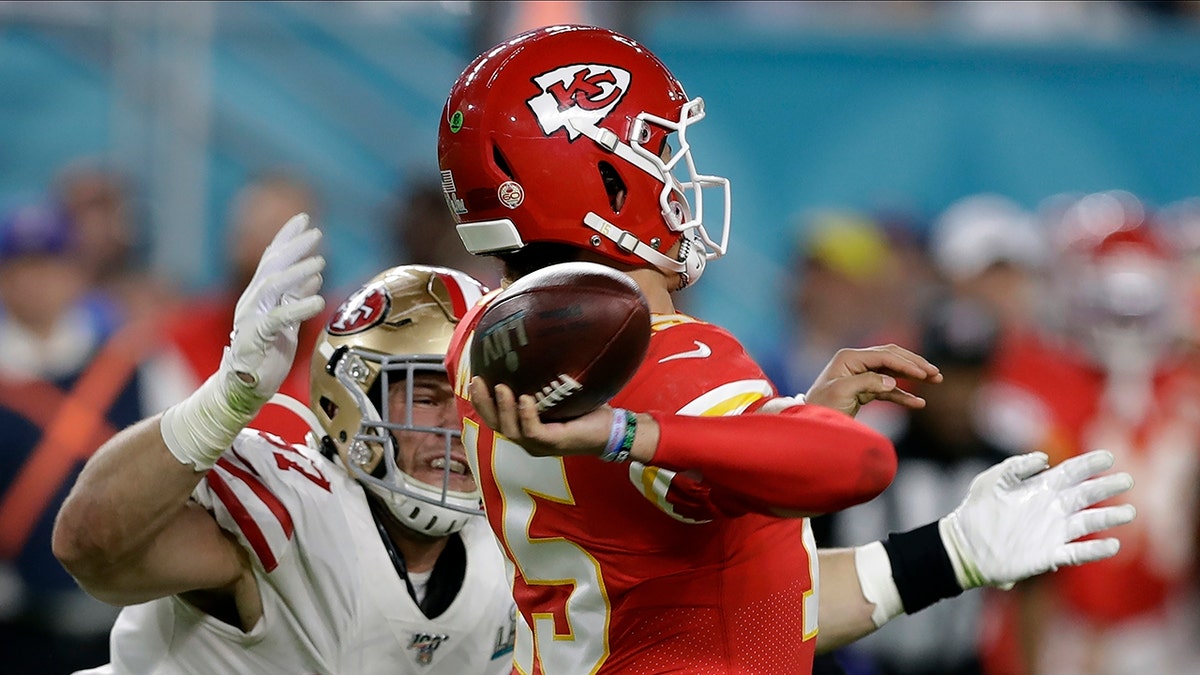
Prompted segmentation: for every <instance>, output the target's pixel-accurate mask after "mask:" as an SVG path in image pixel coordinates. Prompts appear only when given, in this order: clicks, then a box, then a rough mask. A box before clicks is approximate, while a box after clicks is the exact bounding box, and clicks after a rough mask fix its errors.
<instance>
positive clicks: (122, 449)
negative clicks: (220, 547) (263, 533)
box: [53, 415, 215, 599]
mask: <svg viewBox="0 0 1200 675" xmlns="http://www.w3.org/2000/svg"><path fill="white" fill-rule="evenodd" d="M160 420H161V416H159V415H156V416H154V417H151V418H148V419H145V420H142V421H141V422H138V423H137V424H135V425H133V426H131V427H129V428H127V429H125V430H123V431H121V432H120V433H118V434H116V435H115V436H113V437H112V438H111V439H109V441H108V442H107V443H105V444H104V445H103V446H101V448H100V449H99V450H98V451H97V452H96V454H95V455H93V456H92V458H91V459H90V460H89V461H88V463H87V464H86V465H85V466H84V468H83V471H82V472H81V473H80V475H79V479H78V480H77V481H76V483H75V486H74V488H73V489H72V490H71V493H70V495H69V496H68V497H67V499H66V501H65V502H64V503H63V506H62V508H61V509H60V511H59V513H58V518H57V520H56V522H55V526H54V537H53V547H54V554H55V556H57V557H58V559H59V560H60V561H61V562H62V564H63V566H64V567H65V568H66V569H67V571H69V572H70V573H71V574H72V575H73V576H75V577H76V579H78V580H79V582H80V583H81V584H82V585H83V586H84V587H85V588H87V589H88V590H89V591H92V592H94V593H95V594H96V595H97V596H98V597H103V596H105V595H106V593H108V592H111V591H114V590H116V588H117V587H120V586H125V585H127V584H128V583H129V581H130V580H129V579H128V578H127V577H128V572H129V571H130V570H133V569H141V568H143V567H144V565H145V563H144V561H143V559H144V558H146V557H148V556H150V555H151V553H152V552H153V551H155V550H158V549H157V548H156V546H155V542H156V541H157V540H158V539H159V538H160V537H162V535H163V533H164V531H165V530H166V529H167V528H168V526H169V525H171V524H172V523H176V522H179V520H180V519H181V518H182V517H183V515H182V514H181V511H182V510H183V509H184V508H185V505H186V504H187V502H188V498H189V496H190V495H191V492H192V490H193V489H194V488H195V487H196V484H197V483H198V482H199V481H200V479H201V478H202V477H203V476H204V474H203V473H200V472H197V471H196V470H195V469H194V468H193V467H192V466H189V465H184V464H182V463H181V462H180V461H179V460H178V459H176V458H175V456H174V455H172V454H171V452H170V451H169V450H168V449H167V446H166V443H165V442H164V441H163V437H162V433H161V431H160V427H159V425H160ZM210 520H211V518H210ZM214 525H215V523H214ZM106 599H107V598H106Z"/></svg>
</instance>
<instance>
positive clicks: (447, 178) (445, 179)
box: [442, 170, 467, 217]
mask: <svg viewBox="0 0 1200 675" xmlns="http://www.w3.org/2000/svg"><path fill="white" fill-rule="evenodd" d="M442 193H443V194H445V195H446V206H449V207H450V212H451V213H453V214H454V215H455V217H458V216H461V215H463V214H464V213H466V212H467V204H466V202H464V201H463V200H461V199H459V198H458V188H457V187H455V186H454V174H453V172H451V171H449V170H446V171H443V172H442Z"/></svg>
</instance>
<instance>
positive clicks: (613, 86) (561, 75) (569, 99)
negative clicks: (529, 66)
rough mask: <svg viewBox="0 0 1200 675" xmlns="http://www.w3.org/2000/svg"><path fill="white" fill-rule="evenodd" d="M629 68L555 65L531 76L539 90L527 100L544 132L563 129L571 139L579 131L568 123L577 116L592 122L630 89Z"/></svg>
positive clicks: (590, 123)
mask: <svg viewBox="0 0 1200 675" xmlns="http://www.w3.org/2000/svg"><path fill="white" fill-rule="evenodd" d="M629 79H630V78H629V71H627V70H623V69H621V68H617V67H616V66H606V65H602V64H597V63H579V64H575V65H571V66H563V67H561V68H555V69H554V70H551V71H550V72H548V73H542V74H541V75H538V76H537V77H535V78H533V82H534V84H536V85H538V86H539V87H541V90H542V91H541V93H540V94H538V95H537V96H534V97H533V98H531V99H529V100H528V101H527V102H526V103H527V104H528V105H529V109H530V110H532V111H533V114H534V115H535V116H536V117H537V120H538V124H540V125H541V126H542V131H544V132H546V135H547V136H549V135H550V134H552V133H554V132H555V131H557V130H559V129H566V131H567V136H568V137H569V138H570V139H571V140H575V139H576V138H578V137H579V132H578V131H577V130H576V129H575V128H573V127H572V126H571V125H570V124H568V123H567V121H568V120H572V119H575V120H579V121H581V122H583V123H584V124H587V125H590V126H595V125H597V124H599V123H600V120H602V119H604V118H605V116H607V115H608V113H610V112H612V109H613V108H615V107H616V105H617V103H619V102H620V101H621V98H622V97H624V96H625V92H627V91H629Z"/></svg>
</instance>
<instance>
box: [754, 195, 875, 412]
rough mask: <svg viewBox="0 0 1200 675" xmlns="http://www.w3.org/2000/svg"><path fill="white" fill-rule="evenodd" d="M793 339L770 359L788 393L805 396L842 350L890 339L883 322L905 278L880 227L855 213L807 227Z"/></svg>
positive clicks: (788, 294) (822, 218)
mask: <svg viewBox="0 0 1200 675" xmlns="http://www.w3.org/2000/svg"><path fill="white" fill-rule="evenodd" d="M788 272H789V277H788V283H789V286H788V288H787V289H785V302H786V303H787V304H786V307H787V309H788V316H789V320H790V326H789V329H790V332H789V334H788V337H787V342H786V344H784V345H783V346H782V347H781V349H780V350H779V351H778V353H777V354H775V355H774V357H773V358H770V359H764V361H765V368H766V370H767V375H769V376H771V378H772V381H773V382H774V383H775V385H776V386H777V387H778V388H779V390H780V391H781V392H783V393H785V394H789V395H790V394H794V393H803V392H805V391H807V390H808V387H809V385H810V384H812V382H813V380H814V379H816V377H817V374H819V373H820V372H821V369H822V368H824V367H825V364H826V363H828V362H829V359H830V358H832V357H833V355H834V353H836V352H837V350H838V349H840V348H842V347H865V346H867V345H870V344H881V343H883V342H889V341H891V340H890V339H889V338H888V337H886V336H883V335H881V334H882V333H884V332H885V331H884V326H883V324H882V321H881V319H880V317H881V316H883V315H884V312H882V308H883V305H884V304H885V302H886V300H884V298H886V297H887V296H888V293H887V292H886V290H887V289H888V286H889V284H891V283H892V282H893V281H894V280H895V279H896V278H897V275H898V273H899V270H898V269H897V266H896V260H895V258H894V256H893V255H892V251H891V248H890V245H889V241H888V239H887V235H886V234H885V233H884V231H883V228H882V227H880V225H879V224H878V223H876V222H875V221H873V220H871V219H870V218H868V217H867V216H865V215H861V214H858V213H851V212H824V213H819V214H817V215H815V216H814V217H812V218H811V219H809V220H807V221H806V222H805V226H804V231H803V233H802V234H801V236H800V242H799V245H798V246H797V248H796V250H795V252H794V256H793V263H792V265H791V267H790V269H789V270H788Z"/></svg>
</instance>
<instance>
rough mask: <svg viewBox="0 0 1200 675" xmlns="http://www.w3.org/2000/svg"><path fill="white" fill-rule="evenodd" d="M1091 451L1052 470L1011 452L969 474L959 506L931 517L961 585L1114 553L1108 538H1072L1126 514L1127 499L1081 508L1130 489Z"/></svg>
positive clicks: (991, 582)
mask: <svg viewBox="0 0 1200 675" xmlns="http://www.w3.org/2000/svg"><path fill="white" fill-rule="evenodd" d="M1112 465H1113V456H1112V453H1110V452H1108V451H1105V450H1095V451H1092V452H1089V453H1087V454H1085V455H1081V456H1079V457H1073V458H1071V459H1068V460H1066V461H1065V462H1063V463H1061V464H1059V465H1058V466H1056V467H1054V468H1053V469H1047V466H1048V458H1047V457H1046V455H1045V454H1044V453H1040V452H1034V453H1029V454H1025V455H1018V456H1016V457H1010V458H1008V459H1007V460H1005V461H1003V462H1001V463H999V464H997V465H996V466H993V467H991V468H990V469H987V470H986V471H984V472H982V473H980V474H979V475H978V476H976V477H975V480H973V481H972V482H971V487H970V489H969V490H968V491H967V497H966V499H964V500H963V502H962V504H960V505H959V506H958V508H957V509H955V510H954V512H953V513H951V514H949V515H948V516H946V517H945V518H942V519H941V521H939V523H938V530H939V532H940V533H941V536H942V543H943V544H944V545H945V546H946V551H947V552H948V553H949V555H950V562H951V564H952V565H953V566H954V572H955V575H956V576H957V577H958V583H959V584H960V585H961V586H962V587H963V589H969V588H974V587H977V586H985V585H987V586H1000V587H1005V588H1009V587H1011V586H1012V585H1013V584H1014V583H1016V582H1018V581H1021V580H1022V579H1026V578H1028V577H1031V576H1034V575H1037V574H1042V573H1043V572H1048V571H1052V570H1056V569H1058V568H1059V567H1060V566H1062V565H1081V564H1083V563H1088V562H1093V561H1096V560H1103V559H1105V558H1110V557H1112V556H1114V555H1116V553H1117V550H1118V549H1119V548H1120V542H1118V541H1117V539H1115V538H1107V539H1089V540H1087V541H1075V540H1076V539H1078V538H1080V537H1083V536H1085V535H1088V534H1094V533H1096V532H1102V531H1104V530H1107V529H1109V528H1112V527H1116V526H1118V525H1123V524H1125V523H1128V522H1130V521H1131V520H1133V518H1134V516H1135V515H1136V513H1135V511H1134V508H1133V506H1132V505H1129V504H1123V505H1120V506H1103V507H1097V508H1088V507H1091V506H1092V505H1093V504H1096V503H1098V502H1101V501H1104V500H1106V499H1110V498H1112V497H1115V496H1117V495H1119V494H1121V493H1122V492H1125V491H1126V490H1128V489H1129V488H1131V487H1133V479H1132V478H1131V477H1130V476H1129V474H1127V473H1123V472H1122V473H1115V474H1110V475H1106V476H1100V477H1096V476H1097V475H1098V474H1100V473H1102V472H1104V471H1107V470H1108V469H1110V468H1112Z"/></svg>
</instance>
